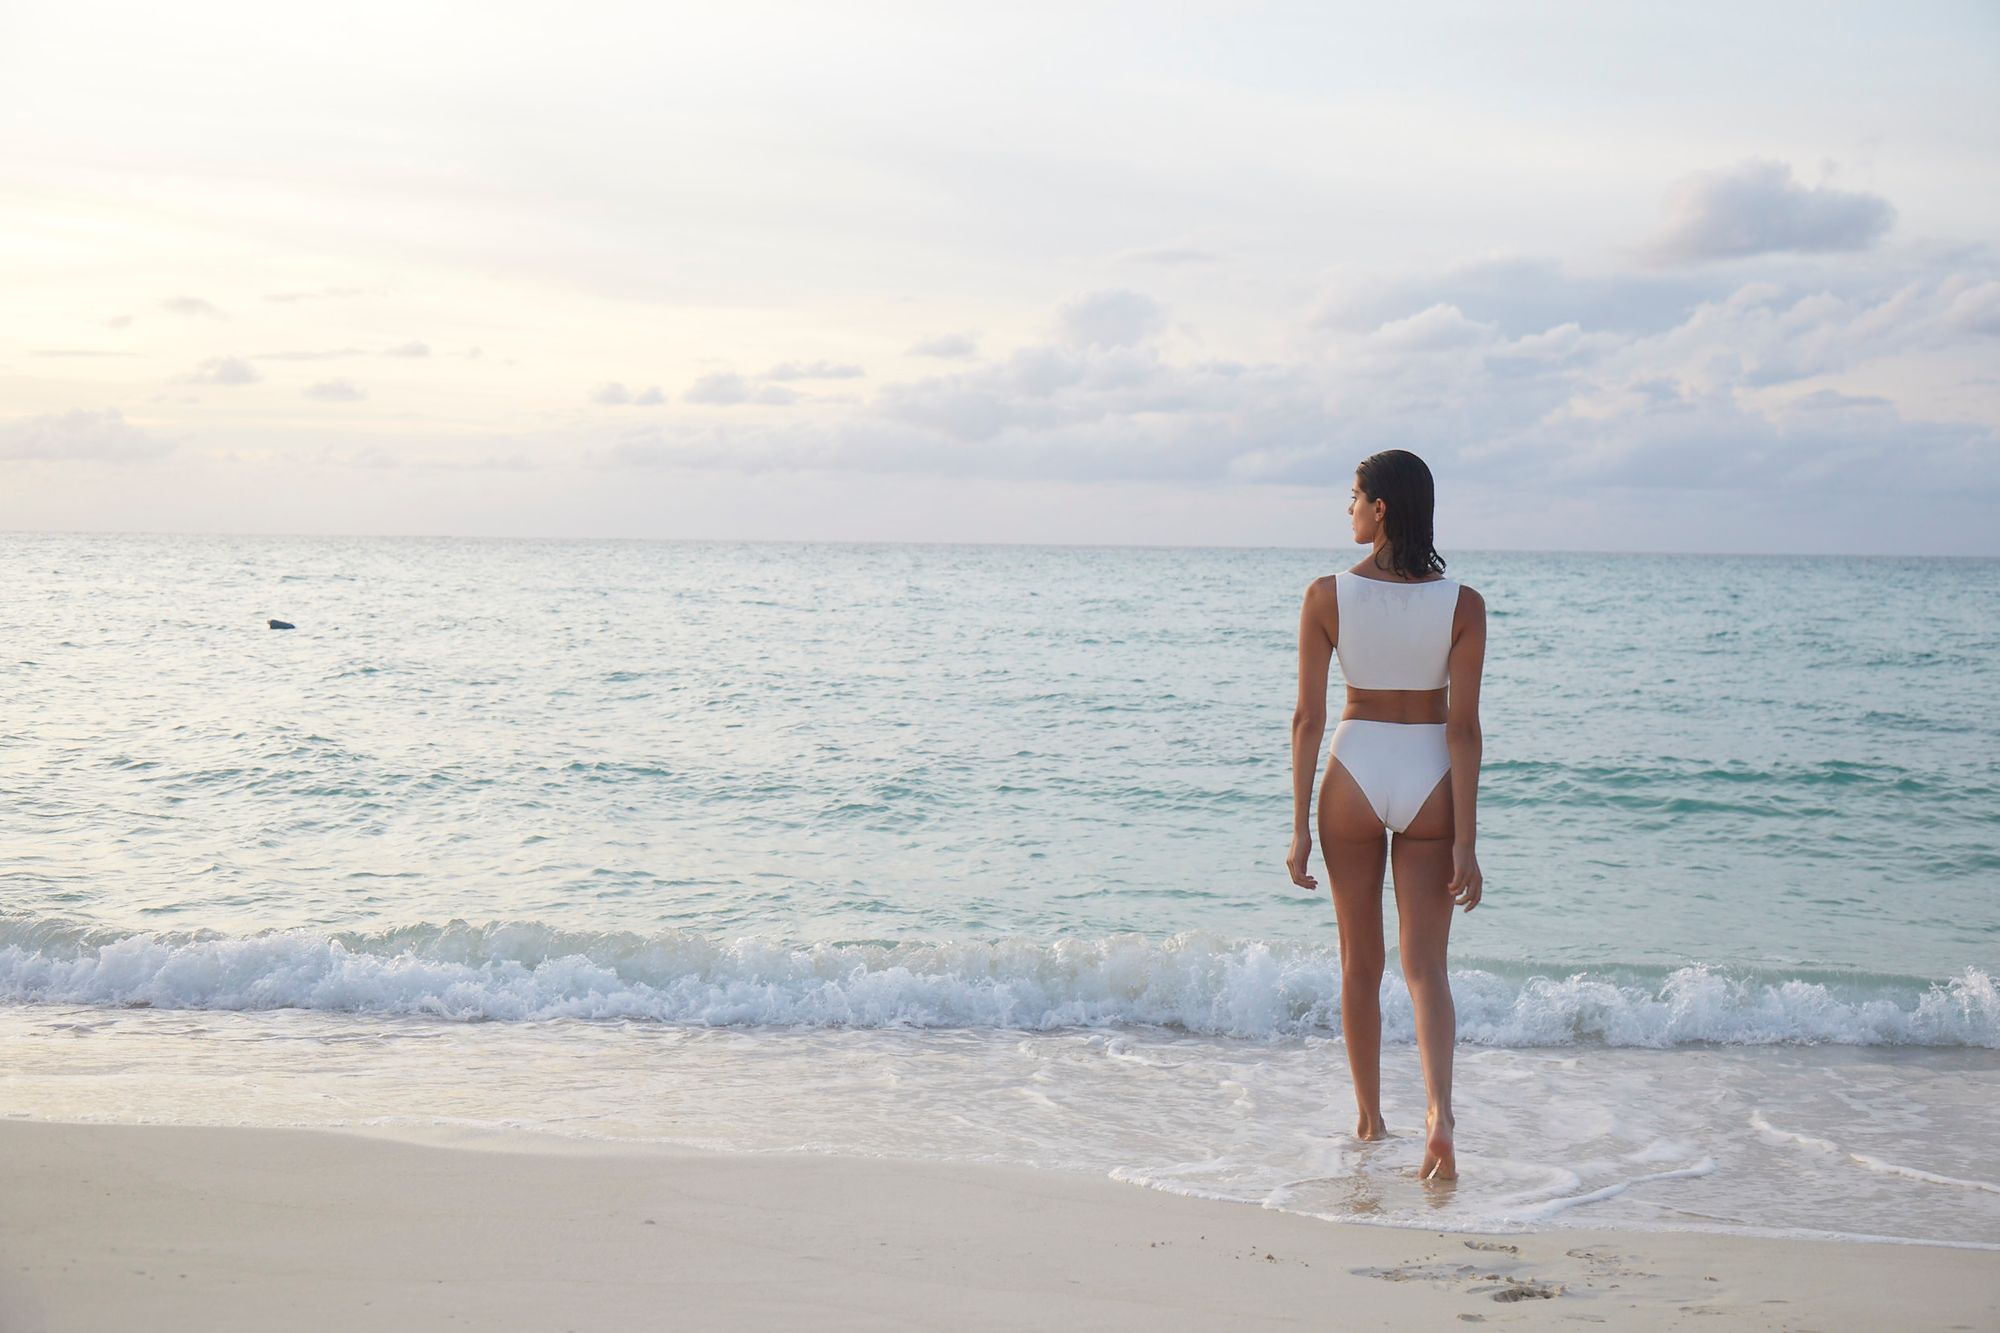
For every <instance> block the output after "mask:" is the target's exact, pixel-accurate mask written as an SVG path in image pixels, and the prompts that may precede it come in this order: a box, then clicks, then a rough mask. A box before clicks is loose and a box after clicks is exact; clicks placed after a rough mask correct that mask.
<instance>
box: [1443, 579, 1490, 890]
mask: <svg viewBox="0 0 2000 1333" xmlns="http://www.w3.org/2000/svg"><path fill="white" fill-rule="evenodd" d="M1446 661H1447V664H1448V665H1447V669H1448V670H1449V672H1450V677H1451V681H1450V690H1451V693H1450V695H1449V696H1448V699H1447V705H1446V712H1445V723H1444V743H1445V748H1446V749H1447V750H1448V751H1450V753H1451V819H1452V836H1451V898H1452V902H1453V904H1454V905H1457V904H1463V905H1464V907H1465V910H1466V911H1468V912H1470V911H1471V910H1472V909H1473V908H1475V907H1477V906H1478V905H1479V895H1480V893H1481V891H1482V890H1483V889H1484V888H1485V882H1484V880H1483V878H1482V877H1481V875H1480V873H1479V856H1478V854H1477V853H1476V852H1475V851H1474V844H1475V843H1476V842H1477V841H1478V832H1479V759H1480V751H1481V749H1482V748H1483V744H1484V742H1483V740H1482V738H1481V735H1480V731H1479V676H1480V673H1481V672H1482V671H1483V670H1484V669H1485V667H1486V599H1485V598H1483V597H1481V596H1480V595H1479V594H1478V593H1476V592H1474V591H1473V590H1472V589H1470V588H1461V589H1460V590H1459V596H1458V609H1457V610H1456V611H1455V612H1453V613H1452V627H1451V655H1450V656H1449V657H1448V658H1447V659H1446Z"/></svg>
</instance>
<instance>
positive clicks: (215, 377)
mask: <svg viewBox="0 0 2000 1333" xmlns="http://www.w3.org/2000/svg"><path fill="white" fill-rule="evenodd" d="M263 378H264V377H263V375H261V374H259V373H258V371H257V367H255V366H253V365H251V364H250V363H249V362H248V361H245V360H244V359H243V358H241V357H237V356H211V357H209V358H208V359H207V360H205V361H203V362H202V363H201V364H200V365H198V366H196V367H195V368H194V369H193V370H192V371H190V372H189V373H187V374H185V375H183V376H181V377H180V382H181V383H182V384H222V385H236V384H255V383H256V382H257V381H258V380H260V379H263Z"/></svg>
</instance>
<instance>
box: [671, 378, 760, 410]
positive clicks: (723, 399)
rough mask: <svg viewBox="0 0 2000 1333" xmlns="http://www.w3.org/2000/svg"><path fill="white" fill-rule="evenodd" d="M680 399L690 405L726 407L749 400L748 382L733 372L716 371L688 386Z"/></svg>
mask: <svg viewBox="0 0 2000 1333" xmlns="http://www.w3.org/2000/svg"><path fill="white" fill-rule="evenodd" d="M681 398H682V399H683V400H684V401H686V402H690V403H707V404H709V405H711V406H716V407H728V406H732V405H734V404H736V403H743V402H748V401H749V400H750V382H749V381H748V380H746V379H744V378H743V377H742V376H741V375H739V374H737V373H736V372H735V371H733V370H718V371H715V372H713V373H711V374H707V375H703V376H702V377H701V378H699V379H697V380H696V381H695V382H694V383H693V384H691V385H689V386H688V391H687V392H686V393H684V394H682V395H681Z"/></svg>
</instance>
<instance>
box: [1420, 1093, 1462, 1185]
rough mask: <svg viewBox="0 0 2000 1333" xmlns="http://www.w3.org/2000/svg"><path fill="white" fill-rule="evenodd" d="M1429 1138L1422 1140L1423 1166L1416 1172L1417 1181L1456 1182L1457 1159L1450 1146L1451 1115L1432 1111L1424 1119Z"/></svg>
mask: <svg viewBox="0 0 2000 1333" xmlns="http://www.w3.org/2000/svg"><path fill="white" fill-rule="evenodd" d="M1424 1124H1425V1125H1426V1126H1427V1127H1428V1129H1429V1131H1430V1132H1429V1136H1428V1137H1427V1138H1426V1139H1425V1140H1424V1165H1423V1169H1422V1170H1420V1171H1418V1172H1417V1179H1419V1180H1457V1179H1458V1159H1457V1157H1456V1156H1454V1155H1453V1152H1452V1144H1451V1131H1452V1118H1451V1113H1450V1112H1448V1111H1447V1112H1446V1113H1444V1114H1443V1115H1439V1114H1438V1113H1437V1112H1436V1111H1435V1110H1433V1111H1432V1112H1431V1113H1430V1114H1429V1115H1427V1116H1425V1117H1424Z"/></svg>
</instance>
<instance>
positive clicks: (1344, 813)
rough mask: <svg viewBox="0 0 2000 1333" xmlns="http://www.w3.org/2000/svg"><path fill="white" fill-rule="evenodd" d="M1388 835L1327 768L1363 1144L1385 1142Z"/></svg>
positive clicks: (1327, 811)
mask: <svg viewBox="0 0 2000 1333" xmlns="http://www.w3.org/2000/svg"><path fill="white" fill-rule="evenodd" d="M1387 841H1388V839H1387V833H1386V831H1385V830H1384V829H1383V827H1382V821H1381V820H1380V819H1379V818H1377V817H1376V814H1375V810H1374V808H1373V807H1372V806H1370V805H1369V804H1368V798H1367V797H1366V796H1364V795H1362V792H1361V787H1360V785H1359V784H1358V783H1356V782H1355V780H1354V775H1353V774H1352V773H1349V772H1348V771H1347V769H1346V768H1345V767H1343V766H1342V764H1341V762H1340V761H1339V759H1337V758H1336V759H1332V760H1330V761H1329V762H1328V767H1327V772H1326V783H1325V785H1323V786H1322V787H1321V788H1320V793H1319V851H1320V855H1321V856H1322V857H1324V858H1325V860H1326V877H1327V879H1328V880H1329V881H1330V882H1331V884H1332V886H1333V916H1334V921H1335V923H1336V925H1337V926H1338V928H1339V931H1340V1031H1341V1035H1342V1036H1343V1037H1345V1038H1346V1039H1347V1064H1348V1068H1349V1069H1351V1070H1352V1071H1353V1074H1354V1101H1355V1104H1356V1106H1358V1107H1359V1108H1360V1112H1361V1117H1360V1119H1359V1120H1358V1121H1357V1122H1356V1124H1355V1127H1354V1133H1355V1136H1356V1137H1357V1138H1363V1139H1383V1138H1387V1137H1388V1136H1389V1130H1388V1127H1387V1126H1386V1125H1384V1124H1383V1123H1382V967H1383V962H1384V949H1383V944H1382V866H1383V862H1384V860H1385V859H1386V854H1387V851H1388V846H1387Z"/></svg>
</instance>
